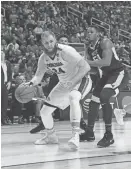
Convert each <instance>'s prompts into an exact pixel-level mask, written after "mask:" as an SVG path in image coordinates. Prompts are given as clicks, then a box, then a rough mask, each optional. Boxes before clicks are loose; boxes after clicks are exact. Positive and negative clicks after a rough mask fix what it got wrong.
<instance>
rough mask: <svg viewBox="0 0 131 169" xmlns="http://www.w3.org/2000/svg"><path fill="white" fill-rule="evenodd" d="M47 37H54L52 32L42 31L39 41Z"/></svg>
mask: <svg viewBox="0 0 131 169" xmlns="http://www.w3.org/2000/svg"><path fill="white" fill-rule="evenodd" d="M49 35H52V36H53V37H56V36H55V34H54V33H53V32H52V31H44V32H42V34H41V39H42V38H45V37H48V36H49Z"/></svg>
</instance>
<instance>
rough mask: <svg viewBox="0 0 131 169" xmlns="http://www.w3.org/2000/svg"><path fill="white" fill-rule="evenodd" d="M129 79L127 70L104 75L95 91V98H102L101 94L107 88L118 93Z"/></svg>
mask: <svg viewBox="0 0 131 169" xmlns="http://www.w3.org/2000/svg"><path fill="white" fill-rule="evenodd" d="M127 79H128V78H127V73H126V72H125V70H121V71H114V72H112V73H110V74H106V75H103V76H102V78H101V79H100V80H99V81H98V83H97V85H96V87H95V88H94V90H93V96H95V97H97V98H100V93H101V91H102V90H103V89H105V88H109V89H113V90H114V91H115V93H116V91H118V89H119V90H120V89H122V88H123V87H124V85H125V84H126V83H127Z"/></svg>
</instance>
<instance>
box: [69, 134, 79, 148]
mask: <svg viewBox="0 0 131 169" xmlns="http://www.w3.org/2000/svg"><path fill="white" fill-rule="evenodd" d="M68 145H69V147H70V148H71V149H78V148H79V132H72V138H71V139H70V140H69V141H68Z"/></svg>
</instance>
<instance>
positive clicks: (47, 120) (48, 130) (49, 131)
mask: <svg viewBox="0 0 131 169" xmlns="http://www.w3.org/2000/svg"><path fill="white" fill-rule="evenodd" d="M55 109H56V108H55V107H53V106H51V105H48V104H47V105H43V107H42V109H41V111H40V114H41V118H42V122H43V124H44V126H45V130H43V132H41V134H42V138H41V139H38V140H37V141H36V142H35V144H37V145H43V144H56V143H58V138H57V136H56V134H55V130H54V121H53V117H52V113H53V112H54V110H55Z"/></svg>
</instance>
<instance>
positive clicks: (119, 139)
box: [1, 119, 131, 169]
mask: <svg viewBox="0 0 131 169" xmlns="http://www.w3.org/2000/svg"><path fill="white" fill-rule="evenodd" d="M34 126H35V125H31V124H24V125H17V124H16V125H11V126H2V128H1V132H2V137H1V144H2V147H1V167H2V168H4V169H131V119H126V122H125V126H124V127H121V126H119V125H118V124H117V123H116V122H115V120H114V122H113V133H114V138H115V143H114V144H113V145H112V146H110V147H108V148H97V146H96V144H97V142H98V141H99V140H100V139H101V138H102V137H103V133H104V125H103V122H102V121H100V122H97V123H96V127H95V135H96V140H95V141H94V142H84V143H80V149H79V151H73V150H70V149H69V147H68V145H67V141H68V139H69V138H70V137H71V130H70V129H71V128H70V124H69V122H67V121H63V122H56V123H55V127H56V129H57V134H58V136H59V140H60V144H59V145H34V144H33V143H34V141H35V140H36V139H38V138H40V137H41V135H40V134H39V133H38V134H30V133H29V131H30V129H32V128H33V127H34Z"/></svg>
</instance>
